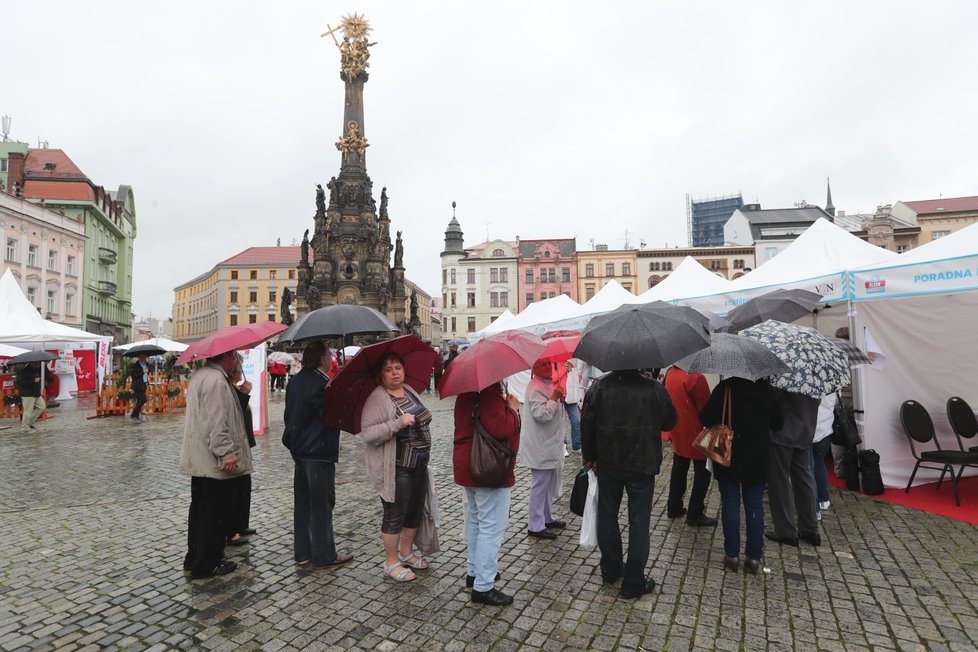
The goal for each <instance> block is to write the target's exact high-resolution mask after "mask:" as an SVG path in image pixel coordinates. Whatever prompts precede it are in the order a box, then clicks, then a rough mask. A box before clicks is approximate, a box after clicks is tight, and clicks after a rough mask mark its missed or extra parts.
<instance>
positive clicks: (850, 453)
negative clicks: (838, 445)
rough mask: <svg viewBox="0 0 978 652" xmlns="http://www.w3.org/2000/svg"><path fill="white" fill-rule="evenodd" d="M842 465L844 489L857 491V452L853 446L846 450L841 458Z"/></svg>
mask: <svg viewBox="0 0 978 652" xmlns="http://www.w3.org/2000/svg"><path fill="white" fill-rule="evenodd" d="M842 466H843V469H844V470H845V477H846V489H848V490H849V491H859V453H858V452H856V449H855V448H850V449H848V450H846V452H845V455H844V456H843V458H842Z"/></svg>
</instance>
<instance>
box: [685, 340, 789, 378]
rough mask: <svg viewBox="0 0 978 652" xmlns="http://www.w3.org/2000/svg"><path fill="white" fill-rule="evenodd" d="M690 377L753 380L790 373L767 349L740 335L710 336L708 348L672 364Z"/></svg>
mask: <svg viewBox="0 0 978 652" xmlns="http://www.w3.org/2000/svg"><path fill="white" fill-rule="evenodd" d="M676 366H677V367H679V368H680V369H684V370H686V371H688V372H690V373H700V374H723V375H725V376H736V377H737V378H746V379H747V380H757V379H758V378H766V377H767V376H773V375H775V374H781V373H785V372H787V371H791V369H790V368H789V367H788V365H786V364H785V363H783V362H782V361H781V358H779V357H778V356H776V355H774V353H773V352H772V351H771V349H769V348H767V347H766V346H764V345H763V344H761V343H760V342H758V341H757V340H755V339H752V338H750V337H744V336H743V335H734V334H732V333H714V334H713V335H712V336H710V346H708V347H706V348H705V349H703V350H701V351H697V352H696V353H693V354H692V355H688V356H686V357H685V358H683V359H682V360H679V361H678V362H676Z"/></svg>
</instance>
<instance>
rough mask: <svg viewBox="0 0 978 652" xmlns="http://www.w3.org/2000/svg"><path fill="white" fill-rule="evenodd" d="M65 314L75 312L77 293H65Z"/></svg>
mask: <svg viewBox="0 0 978 652" xmlns="http://www.w3.org/2000/svg"><path fill="white" fill-rule="evenodd" d="M65 314H66V315H73V314H75V295H74V294H65Z"/></svg>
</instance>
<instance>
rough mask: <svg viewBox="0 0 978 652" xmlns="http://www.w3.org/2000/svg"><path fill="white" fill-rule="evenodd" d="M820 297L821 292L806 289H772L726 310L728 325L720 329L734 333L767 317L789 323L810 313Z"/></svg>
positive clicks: (765, 319) (767, 318)
mask: <svg viewBox="0 0 978 652" xmlns="http://www.w3.org/2000/svg"><path fill="white" fill-rule="evenodd" d="M821 299H822V295H821V294H818V293H816V292H809V291H808V290H774V291H772V292H768V293H766V294H762V295H761V296H759V297H754V298H753V299H751V300H750V301H748V302H747V303H743V304H741V305H739V306H737V307H736V308H734V309H733V310H731V311H730V312H728V313H727V315H726V316H727V320H728V321H729V322H730V326H727V327H726V328H724V329H722V330H723V331H724V332H728V333H736V332H739V331H742V330H744V329H745V328H749V327H751V326H754V325H756V324H760V323H761V322H762V321H767V320H769V319H773V320H774V321H782V322H785V323H790V322H793V321H794V320H796V319H798V318H799V317H804V316H805V315H810V314H811V313H812V310H814V309H815V306H817V305H818V302H819V301H820V300H821Z"/></svg>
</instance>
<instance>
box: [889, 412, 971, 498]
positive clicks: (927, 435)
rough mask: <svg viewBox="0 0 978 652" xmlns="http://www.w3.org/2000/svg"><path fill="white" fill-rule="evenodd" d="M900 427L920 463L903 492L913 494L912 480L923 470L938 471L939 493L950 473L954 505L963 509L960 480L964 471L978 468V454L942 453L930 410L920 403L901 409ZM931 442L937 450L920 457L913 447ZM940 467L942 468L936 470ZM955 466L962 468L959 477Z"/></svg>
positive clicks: (922, 454) (916, 465)
mask: <svg viewBox="0 0 978 652" xmlns="http://www.w3.org/2000/svg"><path fill="white" fill-rule="evenodd" d="M900 423H901V424H902V425H903V431H904V432H905V433H906V434H907V440H908V441H909V442H910V452H911V453H912V454H913V456H914V459H915V460H917V464H915V465H914V467H913V473H911V474H910V481H909V482H908V483H907V488H906V489H904V491H905V492H906V493H910V486H911V485H912V484H913V479H914V477H916V475H917V469H919V468H920V467H921V466H923V467H924V468H927V469H934V470H935V471H936V470H937V469H940V471H941V477H940V479H939V480H938V481H937V489H940V488H941V484H942V483H943V482H944V475H945V474H946V473H948V472H950V473H951V488H952V490H953V491H954V504H955V505H957V506H958V507H960V506H961V499H960V498H959V497H958V478H960V477H961V473H963V472H964V467H966V466H974V465H978V453H973V452H970V451H945V450H941V443H940V442H939V441H938V440H937V437H935V436H934V422H933V421H931V418H930V414H928V412H927V409H926V408H925V407H924V406H923V405H921V404H920V403H918V402H917V401H904V402H903V405H901V406H900ZM931 441H933V442H934V445H935V446H937V450H933V451H923V452H921V453H920V455H918V454H917V449H916V448H915V447H914V443H915V442H916V443H918V444H926V443H928V442H931ZM938 464H939V465H940V466H934V465H938ZM955 465H957V466H960V469H959V471H958V473H955V472H954V466H955Z"/></svg>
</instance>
